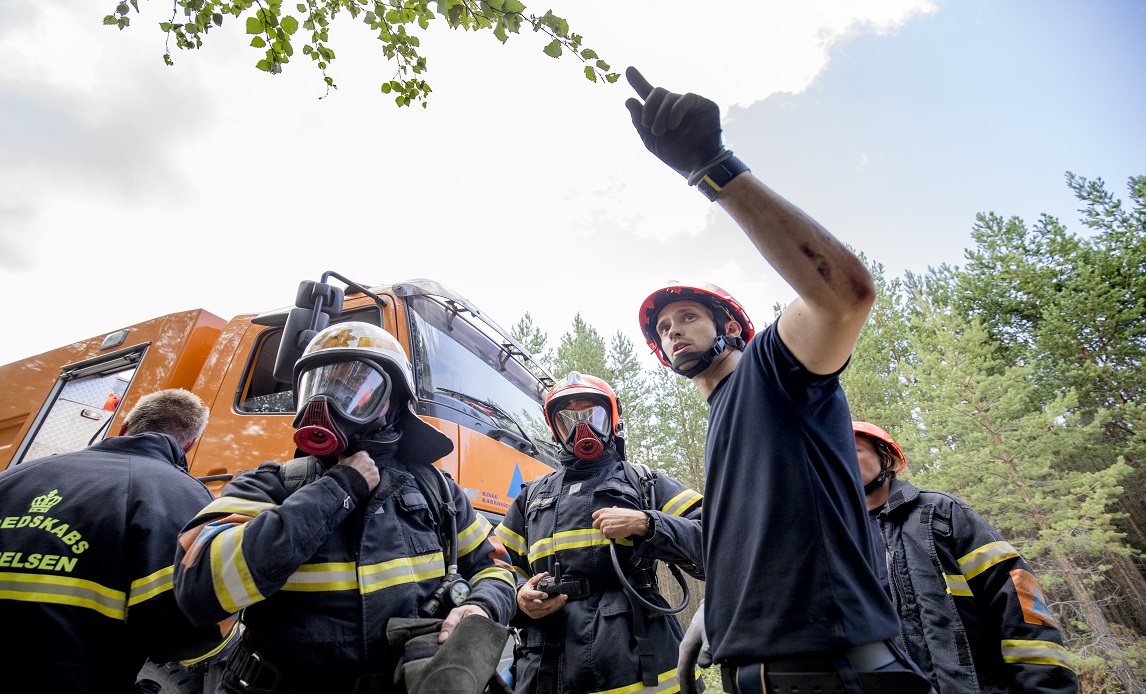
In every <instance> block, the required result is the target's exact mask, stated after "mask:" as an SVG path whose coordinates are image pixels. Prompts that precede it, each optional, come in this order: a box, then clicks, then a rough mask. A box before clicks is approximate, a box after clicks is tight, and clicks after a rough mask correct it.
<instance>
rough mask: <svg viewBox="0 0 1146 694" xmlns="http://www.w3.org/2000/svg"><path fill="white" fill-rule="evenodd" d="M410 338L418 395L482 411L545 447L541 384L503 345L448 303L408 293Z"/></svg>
mask: <svg viewBox="0 0 1146 694" xmlns="http://www.w3.org/2000/svg"><path fill="white" fill-rule="evenodd" d="M406 303H407V305H408V306H409V308H410V311H409V315H410V327H411V330H410V332H411V339H410V343H411V346H412V350H413V352H414V353H415V354H414V364H415V365H416V366H415V369H416V379H417V386H418V398H419V399H422V400H431V401H434V402H437V403H440V404H442V405H445V406H447V407H450V408H453V409H457V410H461V411H463V412H466V413H468V414H470V415H475V414H476V415H478V416H479V418H481V419H484V420H485V421H486V422H488V423H489V424H491V425H493V426H496V427H498V428H501V429H505V430H508V431H509V432H511V433H513V434H515V435H517V436H522V437H524V438H526V439H529V440H531V441H532V442H533V443H534V444H535V445H538V446H543V445H545V443H547V442H548V441H549V440H550V438H551V436H550V433H549V428H548V427H547V426H546V425H545V414H544V411H543V409H542V407H543V405H542V403H543V397H544V396H543V392H542V391H543V386H542V385H541V384H540V382H539V381H538V380H537V378H536V377H535V376H534V375H533V374H532V373H530V372H529V370H528V369H526V368H525V366H524V365H522V364H521V362H519V361H518V360H517V359H514V358H512V357H510V356H509V355H508V354H507V353H506V352H505V350H504V349H503V348H502V346H501V345H500V344H498V343H497V342H496V341H494V340H493V339H491V338H490V337H489V336H487V335H486V334H485V333H484V332H482V331H481V330H479V329H478V328H476V327H475V326H473V325H471V324H470V323H469V322H468V321H467V320H466V319H465V318H464V317H462V316H461V315H459V314H458V313H456V312H455V311H454V310H453V309H451V308H450V307H448V306H446V305H444V304H442V303H439V302H438V301H436V300H434V299H432V298H430V297H427V296H409V297H407V298H406Z"/></svg>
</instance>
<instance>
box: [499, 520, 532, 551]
mask: <svg viewBox="0 0 1146 694" xmlns="http://www.w3.org/2000/svg"><path fill="white" fill-rule="evenodd" d="M493 534H494V535H497V536H498V538H500V539H501V544H503V545H505V548H506V549H508V550H509V551H510V552H513V553H514V554H516V555H518V556H521V557H524V556H525V552H526V549H525V538H524V537H522V536H521V535H518V534H517V533H515V532H513V531H512V530H510V529H509V528H507V527H505V525H504V524H501V525H498V526H497V527H496V528H494V530H493Z"/></svg>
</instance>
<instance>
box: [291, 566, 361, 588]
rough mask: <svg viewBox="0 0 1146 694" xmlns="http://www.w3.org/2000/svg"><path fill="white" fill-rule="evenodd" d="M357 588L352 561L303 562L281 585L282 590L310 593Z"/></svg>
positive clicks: (356, 573) (356, 574)
mask: <svg viewBox="0 0 1146 694" xmlns="http://www.w3.org/2000/svg"><path fill="white" fill-rule="evenodd" d="M357 589H358V571H357V569H356V568H355V566H354V562H352V561H343V562H328V563H322V564H303V565H302V566H300V567H299V568H298V570H297V571H295V572H294V573H293V574H291V576H290V578H288V579H287V582H286V584H285V585H284V586H283V590H293V591H299V592H310V593H314V592H319V591H328V590H357Z"/></svg>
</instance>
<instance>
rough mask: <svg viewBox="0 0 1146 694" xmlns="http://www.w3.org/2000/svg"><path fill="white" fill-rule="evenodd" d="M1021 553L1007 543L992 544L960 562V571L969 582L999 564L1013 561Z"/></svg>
mask: <svg viewBox="0 0 1146 694" xmlns="http://www.w3.org/2000/svg"><path fill="white" fill-rule="evenodd" d="M1017 556H1019V553H1018V552H1017V551H1016V550H1015V548H1014V547H1012V546H1011V543H1009V542H1006V541H999V542H991V543H988V544H985V545H983V546H982V547H980V548H978V549H976V550H975V551H973V552H971V553H969V554H967V555H966V556H964V557H962V558H961V559H960V560H959V570H960V571H962V572H963V575H964V576H966V577H967V580H968V581H969V580H971V579H972V578H975V577H976V576H978V575H979V574H981V573H983V572H984V571H986V570H987V569H989V568H991V567H992V566H994V565H995V564H998V563H999V562H1002V561H1006V560H1008V559H1013V558H1014V557H1017Z"/></svg>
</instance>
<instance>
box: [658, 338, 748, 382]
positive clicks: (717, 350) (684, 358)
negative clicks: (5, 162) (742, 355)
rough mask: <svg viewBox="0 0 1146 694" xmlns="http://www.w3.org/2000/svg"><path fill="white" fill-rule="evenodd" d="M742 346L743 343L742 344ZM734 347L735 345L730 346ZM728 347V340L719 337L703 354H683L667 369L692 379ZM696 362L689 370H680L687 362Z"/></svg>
mask: <svg viewBox="0 0 1146 694" xmlns="http://www.w3.org/2000/svg"><path fill="white" fill-rule="evenodd" d="M742 344H743V342H742ZM732 346H735V345H732ZM728 347H729V339H728V338H727V337H725V336H724V335H719V336H717V338H716V339H715V340H713V341H712V346H711V347H709V348H708V349H707V350H705V351H704V352H685V353H684V354H682V355H680V356H679V357H676V358H675V359H673V360H672V366H670V367H669V368H670V369H672V370H673V372H674V373H678V374H680V375H681V376H684V377H685V378H694V377H696V376H699V375H700V374H702V373H704V371H705V369H707V368H708V367H710V366H712V362H713V360H715V359H716V358H717V357H719V356H720V355H721V354H724V350H726V349H728ZM694 361H695V362H696V363H695V364H693V366H692V367H691V368H688V369H684V368H681V367H682V366H683V365H684V364H688V363H689V362H694Z"/></svg>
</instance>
